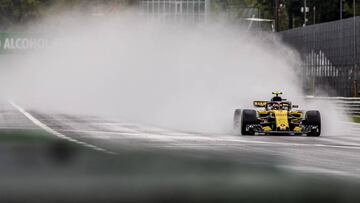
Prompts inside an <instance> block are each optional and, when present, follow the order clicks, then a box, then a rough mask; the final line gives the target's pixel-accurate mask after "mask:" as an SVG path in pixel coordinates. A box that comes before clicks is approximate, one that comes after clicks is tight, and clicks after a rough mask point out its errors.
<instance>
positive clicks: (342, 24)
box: [280, 17, 360, 97]
mask: <svg viewBox="0 0 360 203" xmlns="http://www.w3.org/2000/svg"><path fill="white" fill-rule="evenodd" d="M280 35H281V37H282V39H283V41H284V42H285V43H287V44H288V45H290V46H291V47H293V48H295V49H296V50H297V51H298V52H299V53H300V55H301V58H302V61H303V63H302V65H301V68H302V69H301V71H300V72H301V75H302V76H303V86H304V90H305V91H306V93H307V94H311V95H318V94H322V93H324V92H326V93H327V94H329V95H330V96H343V97H350V96H354V97H356V96H359V88H360V86H359V84H360V81H359V80H360V67H359V64H360V17H356V18H348V19H345V20H341V21H334V22H329V23H322V24H317V25H311V26H306V27H301V28H295V29H292V30H287V31H283V32H280Z"/></svg>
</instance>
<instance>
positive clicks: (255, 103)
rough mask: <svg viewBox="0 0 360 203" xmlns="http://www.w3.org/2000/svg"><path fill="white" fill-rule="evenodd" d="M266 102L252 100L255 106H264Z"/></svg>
mask: <svg viewBox="0 0 360 203" xmlns="http://www.w3.org/2000/svg"><path fill="white" fill-rule="evenodd" d="M267 103H268V101H254V106H255V107H259V108H262V107H266V104H267Z"/></svg>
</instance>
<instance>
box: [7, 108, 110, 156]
mask: <svg viewBox="0 0 360 203" xmlns="http://www.w3.org/2000/svg"><path fill="white" fill-rule="evenodd" d="M9 103H10V104H11V106H13V107H14V108H15V109H17V110H18V111H19V112H20V113H22V114H23V115H24V116H25V117H27V118H28V119H29V120H30V121H32V122H33V123H34V124H35V125H37V126H39V127H40V128H42V129H43V130H45V131H46V132H48V133H50V134H53V135H55V136H57V137H59V138H61V139H65V140H68V141H70V142H73V143H76V144H79V145H82V146H85V147H88V148H91V149H94V150H97V151H101V152H104V153H107V154H116V153H115V152H112V151H109V150H106V149H103V148H100V147H97V146H95V145H92V144H88V143H86V142H83V141H79V140H76V139H74V138H71V137H68V136H66V135H64V134H61V133H59V132H57V131H55V130H53V129H52V128H50V127H49V126H47V125H45V124H44V123H42V122H41V121H39V120H38V119H36V118H35V117H34V116H32V115H31V114H30V113H28V112H26V111H25V110H24V109H23V108H22V107H20V106H18V105H17V104H15V103H14V102H9Z"/></svg>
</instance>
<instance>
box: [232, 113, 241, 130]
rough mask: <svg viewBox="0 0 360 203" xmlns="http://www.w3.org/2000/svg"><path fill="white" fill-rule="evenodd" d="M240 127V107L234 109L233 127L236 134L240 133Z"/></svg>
mask: <svg viewBox="0 0 360 203" xmlns="http://www.w3.org/2000/svg"><path fill="white" fill-rule="evenodd" d="M240 127H241V109H235V112H234V125H233V129H234V132H235V133H236V134H238V133H240Z"/></svg>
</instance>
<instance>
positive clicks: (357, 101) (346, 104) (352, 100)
mask: <svg viewBox="0 0 360 203" xmlns="http://www.w3.org/2000/svg"><path fill="white" fill-rule="evenodd" d="M306 99H308V100H316V101H321V100H323V101H332V102H333V103H334V104H336V107H337V108H339V110H341V111H343V112H345V113H347V114H348V115H351V116H360V97H313V96H308V97H306Z"/></svg>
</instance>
